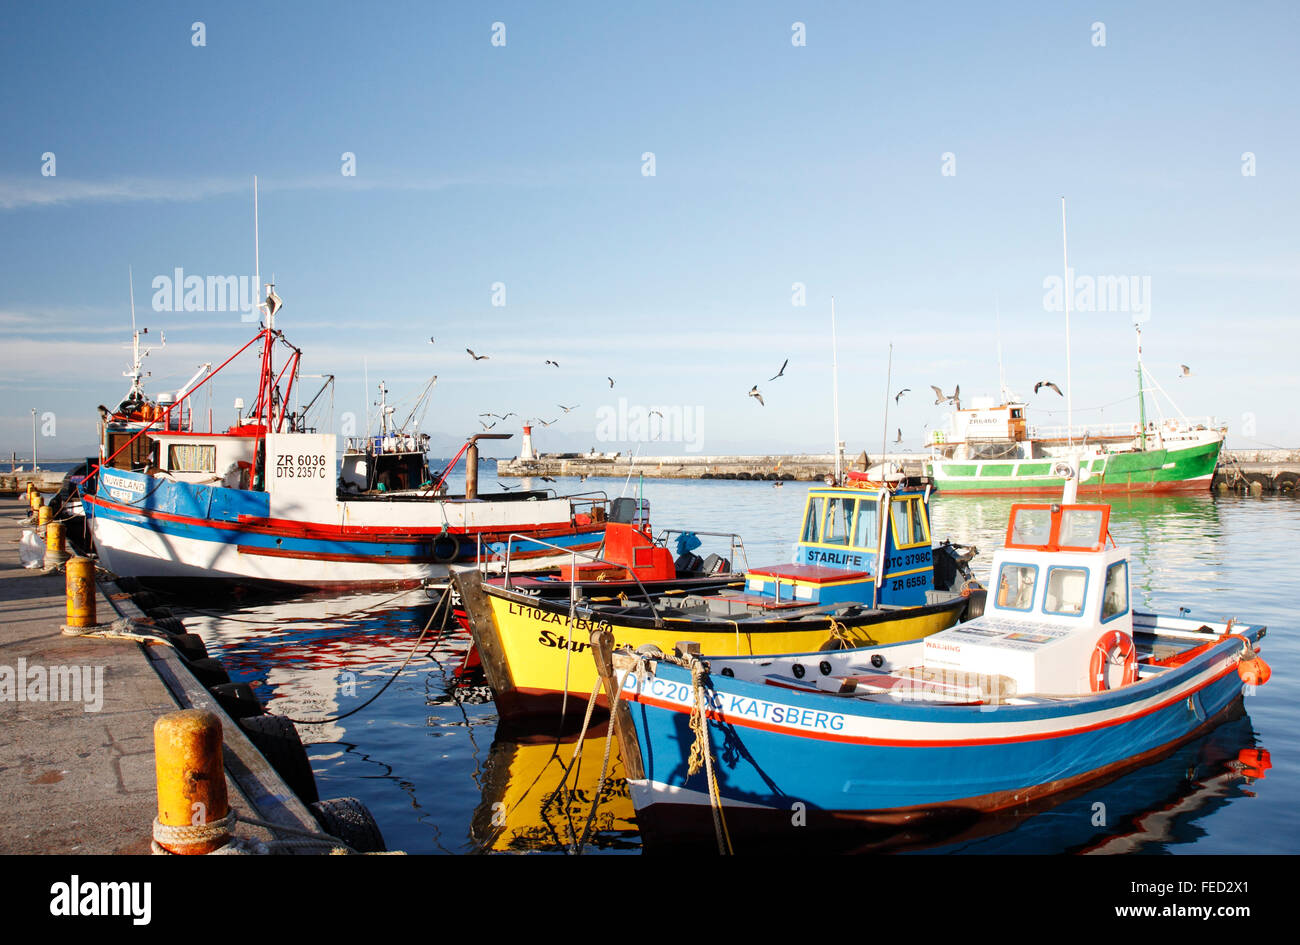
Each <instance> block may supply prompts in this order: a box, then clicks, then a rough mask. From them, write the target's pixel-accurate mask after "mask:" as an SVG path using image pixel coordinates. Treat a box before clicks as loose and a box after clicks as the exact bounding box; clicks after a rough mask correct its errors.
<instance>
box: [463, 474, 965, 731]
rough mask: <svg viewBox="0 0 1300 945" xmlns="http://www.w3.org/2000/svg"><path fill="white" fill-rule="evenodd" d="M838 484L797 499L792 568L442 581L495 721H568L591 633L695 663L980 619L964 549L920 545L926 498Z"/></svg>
mask: <svg viewBox="0 0 1300 945" xmlns="http://www.w3.org/2000/svg"><path fill="white" fill-rule="evenodd" d="M849 477H850V478H849V479H848V481H847V482H846V483H845V485H843V486H825V487H818V488H813V489H810V490H809V493H808V501H807V505H806V507H805V510H804V518H803V527H802V529H801V532H800V537H799V543H798V545H797V547H796V551H795V556H794V561H793V562H792V563H789V564H780V565H775V566H770V567H762V568H750V569H749V570H748V571H747V572H746V573H745V574H744V575H743V579H741V580H737V581H735V582H732V583H730V584H728V585H726V586H725V587H721V588H713V589H705V590H701V589H698V588H689V587H677V588H673V587H668V588H663V586H662V585H661V586H660V587H659V589H657V590H656V591H655V592H654V593H649V592H646V593H639V592H637V591H628V592H621V593H619V594H618V595H617V596H612V595H609V594H602V593H601V591H600V590H599V588H593V587H592V586H591V585H585V586H577V585H575V587H574V593H573V594H571V595H569V596H568V597H567V598H564V599H556V598H545V597H541V596H538V595H536V594H535V593H529V592H528V591H527V590H524V589H520V588H517V587H514V586H512V583H511V579H510V576H509V575H508V574H507V575H506V576H505V577H504V578H502V579H499V580H494V581H485V580H484V578H483V575H482V574H480V573H479V572H477V571H472V570H466V571H461V572H458V573H457V574H455V576H454V582H455V584H456V587H457V589H458V591H459V593H460V595H461V599H462V603H463V604H464V607H465V612H466V614H467V617H468V622H469V625H470V630H471V632H472V633H473V635H474V642H475V645H476V646H477V648H478V653H479V656H480V658H481V660H482V664H483V670H484V673H485V675H486V676H487V681H488V684H489V685H490V686H491V687H492V692H493V697H494V699H495V701H496V705H497V710H498V712H499V713H500V716H501V718H502V719H515V718H521V717H525V716H533V715H544V714H551V713H554V712H556V711H557V710H560V709H561V708H562V707H565V711H566V714H567V713H569V712H573V713H578V714H580V713H581V712H582V711H583V709H584V707H585V702H586V700H587V699H588V698H590V696H591V693H592V691H593V690H594V689H595V688H596V683H597V675H596V668H595V663H594V661H593V660H592V658H591V654H590V653H589V652H587V651H588V649H589V643H588V638H589V636H590V633H591V631H592V630H593V629H597V628H604V629H608V630H609V631H610V632H611V633H613V635H614V639H615V641H616V643H617V645H618V646H626V647H629V648H631V649H636V648H638V647H641V646H657V647H659V648H660V649H661V650H664V651H671V650H672V647H673V645H674V644H675V643H676V642H677V641H679V640H692V641H694V642H697V643H699V644H700V647H701V651H702V652H703V653H706V654H715V655H719V656H723V655H727V656H729V655H743V656H751V655H764V654H783V653H807V652H812V651H816V650H822V649H839V648H841V647H856V646H870V645H874V644H882V643H895V642H899V641H902V640H912V639H916V638H918V637H924V636H928V635H929V634H932V633H937V632H938V631H940V630H944V629H947V628H948V627H950V626H952V625H953V624H955V623H956V622H957V621H958V620H959V619H962V618H964V617H966V616H976V615H977V614H979V613H982V611H983V602H984V590H983V588H981V587H980V585H979V584H978V582H976V581H975V578H974V576H973V575H972V574H971V571H970V569H969V567H968V562H969V561H970V558H971V557H972V556H973V555H974V549H966V548H960V547H958V546H955V545H952V544H951V543H948V542H945V543H943V544H941V545H938V546H934V545H932V543H931V537H930V517H929V491H928V490H921V489H913V488H905V489H891V488H889V487H887V486H883V485H880V484H876V483H871V482H868V481H866V480H865V479H864V478H857V477H855V474H852V473H850V474H849ZM882 574H883V577H882V578H881V579H880V580H877V575H882ZM603 698H604V696H603V694H602V695H601V696H599V699H601V700H603ZM602 704H603V702H602Z"/></svg>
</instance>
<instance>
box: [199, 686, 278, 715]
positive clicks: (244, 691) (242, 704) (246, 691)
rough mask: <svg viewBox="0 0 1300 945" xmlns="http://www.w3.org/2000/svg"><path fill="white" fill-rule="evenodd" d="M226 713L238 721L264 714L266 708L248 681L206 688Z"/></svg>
mask: <svg viewBox="0 0 1300 945" xmlns="http://www.w3.org/2000/svg"><path fill="white" fill-rule="evenodd" d="M208 691H209V692H210V693H212V696H213V698H215V699H216V700H217V704H218V705H220V706H221V708H222V710H223V711H224V712H225V713H226V715H228V716H230V717H231V718H232V719H235V720H236V721H238V720H239V719H247V718H252V717H253V716H258V715H264V714H265V712H266V710H265V709H263V708H262V703H261V702H259V701H258V698H257V696H256V695H255V694H254V692H253V689H252V687H251V686H249V685H248V683H242V682H240V683H226V684H225V685H222V686H213V687H212V688H211V689H209V690H208Z"/></svg>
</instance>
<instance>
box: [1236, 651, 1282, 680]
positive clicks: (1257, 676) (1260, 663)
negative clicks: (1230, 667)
mask: <svg viewBox="0 0 1300 945" xmlns="http://www.w3.org/2000/svg"><path fill="white" fill-rule="evenodd" d="M1237 675H1238V676H1240V677H1241V681H1242V682H1244V683H1245V684H1246V685H1248V686H1262V685H1264V683H1266V682H1268V681H1269V679H1270V678H1272V676H1273V670H1272V669H1271V668H1270V667H1269V665H1268V664H1267V663H1265V662H1264V659H1263V657H1260V656H1254V657H1251V658H1250V659H1248V660H1242V661H1241V662H1239V663H1238V664H1237Z"/></svg>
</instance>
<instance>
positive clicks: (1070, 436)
mask: <svg viewBox="0 0 1300 945" xmlns="http://www.w3.org/2000/svg"><path fill="white" fill-rule="evenodd" d="M1061 258H1062V261H1063V262H1064V264H1065V287H1064V293H1063V294H1064V295H1065V441H1066V443H1069V444H1071V445H1073V443H1074V396H1073V395H1074V390H1073V386H1072V384H1071V374H1070V292H1071V287H1070V251H1069V244H1068V242H1067V240H1066V236H1065V198H1064V197H1062V198H1061Z"/></svg>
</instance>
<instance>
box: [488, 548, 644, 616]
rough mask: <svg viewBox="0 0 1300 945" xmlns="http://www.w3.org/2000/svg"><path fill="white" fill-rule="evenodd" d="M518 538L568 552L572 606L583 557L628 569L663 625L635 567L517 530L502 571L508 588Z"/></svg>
mask: <svg viewBox="0 0 1300 945" xmlns="http://www.w3.org/2000/svg"><path fill="white" fill-rule="evenodd" d="M516 539H518V540H519V541H521V542H529V543H531V544H534V545H541V546H542V547H543V548H550V549H552V550H554V551H558V552H561V553H562V554H567V555H568V556H569V604H570V607H572V606H573V605H574V604H575V603H576V602H577V600H578V559H579V558H581V559H582V560H583V561H584V562H589V563H591V564H599V565H604V566H607V567H611V568H616V569H617V570H619V571H626V572H627V573H628V574H629V575H630V576H631V577H632V580H634V581H636V586H637V587H638V588H640V589H641V596H642V597H644V598H645V602H646V606H648V607H649V608H650V614H651V616H652V617H653V618H654V622H655V626H656V627H662V626H663V619H662V618H661V617H660V616H659V611H658V609H656V607H655V604H654V601H653V600H652V599H651V597H650V592H649V591H647V590H646V586H645V585H644V584H642V583H641V579H640V578H639V577H637V574H636V571H635V569H633V568H631V567H629V566H628V565H626V564H619V563H618V562H617V561H610V560H608V559H606V558H602V557H600V556H599V555H595V554H592V553H591V552H588V551H577V550H575V549H573V548H565V547H563V546H561V545H556V544H552V543H551V542H549V541H543V540H542V539H540V538H535V537H533V536H532V535H520V534H518V533H517V532H516V533H512V534H510V535H507V536H506V557H505V564H504V569H503V572H502V577H503V581H502V583H503V585H504V586H505V589H506V590H513V589H514V586H513V585H512V584H511V581H510V557H511V549H512V548H513V547H514V544H515V540H516ZM479 551H480V555H481V552H482V545H481V544H480V546H479ZM479 567H480V569H482V567H483V565H482V559H481V557H480V564H479Z"/></svg>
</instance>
